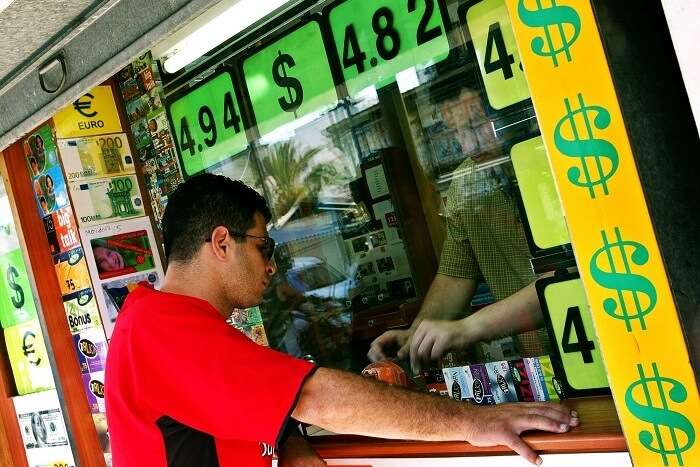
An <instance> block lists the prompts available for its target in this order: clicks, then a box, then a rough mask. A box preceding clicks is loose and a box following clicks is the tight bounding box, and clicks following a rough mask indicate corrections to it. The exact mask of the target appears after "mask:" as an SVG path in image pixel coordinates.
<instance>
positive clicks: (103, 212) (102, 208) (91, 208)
mask: <svg viewBox="0 0 700 467" xmlns="http://www.w3.org/2000/svg"><path fill="white" fill-rule="evenodd" d="M68 186H69V188H70V193H71V198H72V200H73V207H74V209H75V213H76V217H77V219H78V224H80V226H81V227H87V226H91V225H98V224H104V223H106V222H114V221H118V220H121V219H128V218H131V217H140V216H143V215H145V211H144V206H143V199H142V198H141V192H140V190H139V184H138V180H137V178H136V176H135V175H125V176H123V177H111V178H104V179H99V180H88V181H84V182H69V184H68Z"/></svg>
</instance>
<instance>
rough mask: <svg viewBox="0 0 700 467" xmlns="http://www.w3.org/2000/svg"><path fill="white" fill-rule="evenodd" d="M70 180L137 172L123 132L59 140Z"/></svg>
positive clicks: (67, 176) (62, 157) (84, 179)
mask: <svg viewBox="0 0 700 467" xmlns="http://www.w3.org/2000/svg"><path fill="white" fill-rule="evenodd" d="M58 148H59V150H60V152H61V159H62V160H63V169H64V170H65V172H66V178H67V180H68V181H69V182H73V181H86V180H94V179H97V178H107V177H113V176H116V175H125V174H132V173H134V171H135V169H134V157H133V156H132V154H131V148H130V147H129V141H128V139H127V137H126V134H124V133H117V134H113V135H102V136H88V137H84V138H75V139H66V140H59V142H58Z"/></svg>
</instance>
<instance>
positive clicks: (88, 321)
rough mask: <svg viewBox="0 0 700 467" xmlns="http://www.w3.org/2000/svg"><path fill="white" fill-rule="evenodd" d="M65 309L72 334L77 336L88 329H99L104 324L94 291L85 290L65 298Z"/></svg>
mask: <svg viewBox="0 0 700 467" xmlns="http://www.w3.org/2000/svg"><path fill="white" fill-rule="evenodd" d="M63 308H64V309H65V310H66V318H67V319H68V326H69V327H70V332H71V334H77V333H79V332H81V331H85V330H87V329H92V328H98V329H99V327H100V324H101V323H102V320H101V319H100V312H99V310H98V309H97V300H96V299H95V297H94V295H93V293H92V289H91V288H88V289H83V290H78V291H77V292H73V293H71V294H69V295H64V296H63Z"/></svg>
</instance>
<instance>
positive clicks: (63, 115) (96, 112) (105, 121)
mask: <svg viewBox="0 0 700 467" xmlns="http://www.w3.org/2000/svg"><path fill="white" fill-rule="evenodd" d="M53 122H54V126H55V127H56V137H57V138H78V137H81V136H95V135H104V134H107V133H121V131H122V127H121V124H120V123H119V114H118V113H117V105H116V103H115V102H114V95H113V94H112V88H111V87H109V86H97V87H95V88H93V89H91V90H90V91H89V92H87V93H85V94H83V95H82V96H80V97H79V98H78V99H76V100H75V101H74V102H72V103H71V104H69V105H67V106H65V107H64V108H63V109H61V110H59V111H58V112H57V113H56V115H55V116H54V117H53Z"/></svg>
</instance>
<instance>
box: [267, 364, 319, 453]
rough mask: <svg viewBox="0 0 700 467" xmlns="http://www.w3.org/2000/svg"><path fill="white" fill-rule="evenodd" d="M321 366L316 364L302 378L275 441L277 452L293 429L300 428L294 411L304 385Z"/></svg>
mask: <svg viewBox="0 0 700 467" xmlns="http://www.w3.org/2000/svg"><path fill="white" fill-rule="evenodd" d="M318 368H319V367H317V366H315V367H313V368H312V369H311V371H309V372H308V373H307V374H306V376H304V379H302V380H301V383H299V388H298V389H297V394H296V396H294V402H292V405H291V406H290V407H289V412H287V416H286V417H285V418H284V423H283V424H282V428H281V429H280V432H279V434H278V435H277V441H276V442H275V449H277V452H279V450H280V446H281V445H282V444H283V443H284V442H285V441H287V438H289V436H290V435H291V434H292V433H293V430H295V429H298V426H299V422H298V421H296V420H294V419H293V418H292V412H294V409H295V408H296V406H297V403H298V402H299V398H300V397H301V390H302V388H303V387H304V384H305V383H306V381H307V380H308V379H309V378H310V377H311V376H312V375H313V374H314V373H316V370H318Z"/></svg>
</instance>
